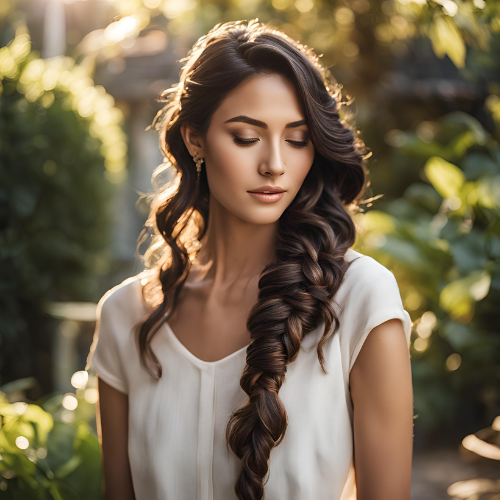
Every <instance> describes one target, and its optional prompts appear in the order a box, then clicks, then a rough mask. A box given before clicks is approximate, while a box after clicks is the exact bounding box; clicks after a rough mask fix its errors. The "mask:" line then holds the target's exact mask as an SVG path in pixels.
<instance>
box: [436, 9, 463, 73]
mask: <svg viewBox="0 0 500 500" xmlns="http://www.w3.org/2000/svg"><path fill="white" fill-rule="evenodd" d="M429 38H430V40H431V42H432V47H433V49H434V53H435V54H436V56H438V57H439V58H440V59H442V58H443V57H444V56H445V55H447V56H448V57H449V58H450V59H451V60H452V61H453V63H454V64H455V66H456V67H457V68H463V67H464V65H465V54H466V49H465V43H464V40H463V38H462V34H461V33H460V31H459V29H458V28H457V26H456V24H455V23H454V22H453V19H451V18H450V17H449V16H445V15H436V16H434V19H433V23H432V26H431V28H430V30H429Z"/></svg>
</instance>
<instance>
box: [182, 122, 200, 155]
mask: <svg viewBox="0 0 500 500" xmlns="http://www.w3.org/2000/svg"><path fill="white" fill-rule="evenodd" d="M181 135H182V139H183V140H184V144H185V145H186V148H187V149H188V151H189V153H190V154H191V156H194V155H195V153H198V157H200V158H203V157H204V156H205V150H204V147H203V140H202V138H201V136H200V134H199V133H197V132H196V131H195V129H194V128H193V127H191V126H190V125H189V124H188V123H183V124H182V125H181Z"/></svg>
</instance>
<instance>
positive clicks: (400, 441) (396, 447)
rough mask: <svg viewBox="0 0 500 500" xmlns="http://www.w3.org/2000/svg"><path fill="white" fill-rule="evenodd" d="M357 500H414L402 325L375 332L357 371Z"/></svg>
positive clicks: (410, 412) (353, 392)
mask: <svg viewBox="0 0 500 500" xmlns="http://www.w3.org/2000/svg"><path fill="white" fill-rule="evenodd" d="M349 384H350V390H351V398H352V402H353V407H354V423H353V427H354V429H353V430H354V470H355V475H356V487H357V500H381V499H384V500H409V499H410V485H411V465H412V453H413V389H412V379H411V364H410V357H409V354H408V346H407V343H406V339H405V335H404V330H403V325H402V323H401V321H400V320H399V319H391V320H389V321H386V322H385V323H382V324H381V325H378V326H377V327H375V328H373V330H371V332H370V334H369V335H368V337H367V339H366V340H365V342H364V344H363V347H362V348H361V351H360V353H359V355H358V357H357V359H356V361H355V363H354V365H353V367H352V370H351V373H350V377H349Z"/></svg>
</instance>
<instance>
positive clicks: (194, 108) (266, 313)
mask: <svg viewBox="0 0 500 500" xmlns="http://www.w3.org/2000/svg"><path fill="white" fill-rule="evenodd" d="M181 62H183V63H185V64H184V66H183V67H182V70H181V74H180V81H179V83H178V84H176V85H174V86H172V88H169V89H167V90H165V91H164V92H163V93H162V94H160V96H159V99H160V101H164V102H166V105H165V106H164V107H163V108H162V109H161V110H160V111H159V112H158V113H157V115H156V116H155V118H154V121H153V123H152V125H151V126H150V127H148V129H149V128H151V127H154V128H156V130H158V131H159V135H160V143H159V145H160V149H161V151H162V153H163V155H164V158H165V162H164V163H163V164H162V165H160V167H159V168H158V169H157V170H156V171H155V175H154V179H153V181H154V182H153V183H154V185H155V187H156V188H157V192H156V193H154V194H153V195H151V196H150V201H151V206H150V214H149V217H148V220H147V221H146V224H145V226H144V228H143V230H142V232H141V235H140V236H139V240H138V246H137V250H139V247H140V245H141V244H142V243H143V242H144V241H145V240H146V239H148V237H149V236H151V237H152V241H151V244H150V245H149V247H148V249H147V250H146V252H145V254H144V256H141V257H142V258H143V260H144V262H145V264H146V269H145V271H144V272H143V274H144V278H143V285H144V286H143V295H144V299H145V301H146V303H148V304H150V305H151V306H152V311H151V312H150V313H148V316H147V317H146V318H145V319H144V320H143V321H141V322H140V323H139V324H138V325H137V342H138V348H139V350H140V358H141V364H142V365H143V366H144V367H145V368H146V369H147V370H148V372H149V373H150V375H151V376H152V377H153V378H155V379H159V378H160V377H161V376H162V367H161V364H160V363H159V361H158V359H157V357H156V356H155V353H154V352H153V351H152V349H151V340H152V338H153V337H154V335H155V334H156V333H157V332H158V330H159V329H160V327H161V326H162V324H163V323H164V322H165V321H167V320H168V318H169V317H170V316H171V315H172V313H173V311H174V310H175V307H176V303H177V299H178V296H179V293H180V291H181V289H182V286H183V284H184V282H185V280H186V279H187V276H188V274H189V271H190V268H191V265H192V262H193V261H194V260H195V258H196V256H197V255H198V252H199V251H200V249H201V242H200V240H201V239H202V238H203V236H204V235H205V233H206V230H207V221H208V214H209V199H210V191H209V186H208V182H207V176H206V171H205V169H203V170H202V173H201V179H200V181H199V182H198V180H197V174H196V169H195V166H194V163H193V160H192V158H191V155H190V153H189V152H188V150H187V148H186V146H185V144H184V141H183V139H182V136H181V125H182V124H183V123H189V124H190V125H191V126H192V127H193V128H194V129H195V130H196V131H197V132H198V133H199V134H200V135H201V136H202V137H205V134H206V132H207V129H208V127H209V124H210V119H211V116H212V114H213V113H214V111H215V110H216V109H217V107H218V106H219V105H220V104H221V103H222V101H223V100H224V99H225V97H226V96H227V95H228V93H229V92H231V91H232V90H234V89H235V88H236V87H237V86H238V85H241V84H242V83H244V82H246V81H248V80H249V79H250V78H252V77H254V76H256V75H259V74H270V73H279V74H281V75H283V76H285V77H287V78H288V79H289V80H290V82H292V83H293V85H294V87H295V89H296V92H297V96H298V98H299V101H300V102H301V104H302V108H303V110H304V112H305V115H306V120H307V123H308V125H309V130H310V137H311V140H312V143H313V144H314V147H315V157H314V162H313V165H312V167H311V169H310V171H309V173H308V175H307V176H306V178H305V180H304V182H303V184H302V186H301V188H300V190H299V192H298V194H297V196H296V197H295V199H294V200H293V201H292V203H291V204H290V206H289V207H288V208H287V209H286V210H285V211H284V213H283V214H282V216H281V218H280V220H279V228H278V237H277V244H276V251H275V256H274V259H273V260H272V262H270V263H269V264H268V265H267V266H266V267H265V269H264V270H263V271H262V274H261V276H260V279H259V295H258V301H257V303H256V304H255V305H254V306H253V308H252V310H251V312H250V315H249V318H248V321H247V328H248V330H249V332H250V338H251V343H250V344H249V346H248V348H247V351H246V365H245V368H244V370H243V374H242V376H241V380H240V385H241V388H242V389H243V390H244V391H245V392H246V393H247V394H248V401H247V402H246V403H245V405H244V406H242V407H241V408H238V409H236V410H235V411H234V412H233V414H232V415H231V417H230V419H229V422H228V424H227V429H226V439H227V445H228V447H229V448H230V449H231V450H232V452H233V453H234V454H235V455H236V456H237V457H238V458H239V459H240V461H241V470H240V472H239V476H238V478H237V481H236V483H235V492H236V495H237V497H238V498H239V499H241V500H257V499H262V498H263V497H264V484H265V481H264V480H265V477H266V474H267V473H268V469H269V465H268V462H269V456H270V453H271V450H272V448H273V447H274V446H277V445H279V444H280V443H281V441H282V440H283V438H284V436H285V432H286V429H287V424H288V417H287V412H286V409H285V407H284V405H283V403H282V401H281V400H280V397H279V391H280V388H281V386H282V385H283V382H284V380H285V374H286V371H287V365H288V364H289V363H291V362H293V361H294V360H295V359H296V358H297V355H298V354H299V350H300V346H301V341H302V339H303V338H304V336H306V335H307V334H308V333H309V332H311V331H312V330H314V329H315V328H316V327H317V326H318V325H320V324H321V323H324V325H325V327H324V332H323V335H322V337H321V339H320V341H319V342H318V346H317V355H318V359H319V363H320V365H321V368H322V370H323V372H324V373H327V371H326V368H325V360H324V356H323V346H324V345H325V343H326V342H328V340H329V339H330V338H331V337H332V335H333V334H334V333H335V332H336V331H337V329H338V327H339V320H338V317H337V315H336V313H335V310H334V308H333V306H332V301H333V298H334V296H335V293H336V292H337V290H338V288H339V286H340V284H341V283H342V281H343V278H344V275H345V273H346V271H347V269H348V267H349V263H348V262H347V261H346V260H345V259H344V255H345V252H346V251H347V250H348V249H349V248H350V247H351V246H352V245H353V244H354V241H355V235H356V231H355V225H354V223H353V220H352V218H351V215H350V214H349V212H348V210H349V211H352V210H355V209H358V208H359V201H358V200H359V197H360V195H362V194H363V192H364V191H365V189H366V179H367V176H366V171H365V168H364V164H363V160H364V159H365V158H366V157H367V156H368V155H367V154H366V148H365V145H364V143H363V142H362V141H361V139H359V138H358V137H357V136H356V134H355V133H354V131H353V129H352V128H351V127H350V126H349V125H348V123H347V121H346V120H345V119H341V118H340V115H339V111H340V107H341V105H343V104H349V103H346V102H341V93H340V89H339V87H338V86H334V85H333V84H331V83H330V79H331V75H330V73H329V72H328V70H327V69H325V68H323V67H322V66H321V65H320V63H319V62H318V57H317V56H316V55H315V54H314V53H313V52H312V50H311V49H309V48H307V46H304V45H302V44H300V43H299V42H296V41H294V40H292V39H291V38H290V37H288V36H287V35H285V34H284V33H282V32H280V31H277V30H274V29H271V28H270V27H268V26H266V25H263V24H262V23H258V22H257V19H254V20H251V21H249V22H246V21H237V22H228V23H220V24H217V25H216V26H215V27H214V28H213V29H212V30H211V31H210V32H209V33H208V34H207V35H205V36H203V37H201V38H200V39H199V40H198V42H197V43H196V44H195V45H194V46H193V48H192V49H191V50H190V51H189V53H188V55H187V57H186V58H184V59H182V60H181ZM171 172H173V173H174V177H173V179H172V178H171V180H168V179H167V182H161V178H162V176H163V174H165V173H171ZM332 325H334V328H332Z"/></svg>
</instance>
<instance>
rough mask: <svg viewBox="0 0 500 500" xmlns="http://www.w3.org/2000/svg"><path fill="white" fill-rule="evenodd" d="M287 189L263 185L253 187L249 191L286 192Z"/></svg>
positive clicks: (265, 192)
mask: <svg viewBox="0 0 500 500" xmlns="http://www.w3.org/2000/svg"><path fill="white" fill-rule="evenodd" d="M285 191H286V189H283V188H282V187H279V186H262V187H260V188H257V189H253V190H252V191H248V192H249V193H264V194H274V193H284V192H285Z"/></svg>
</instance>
